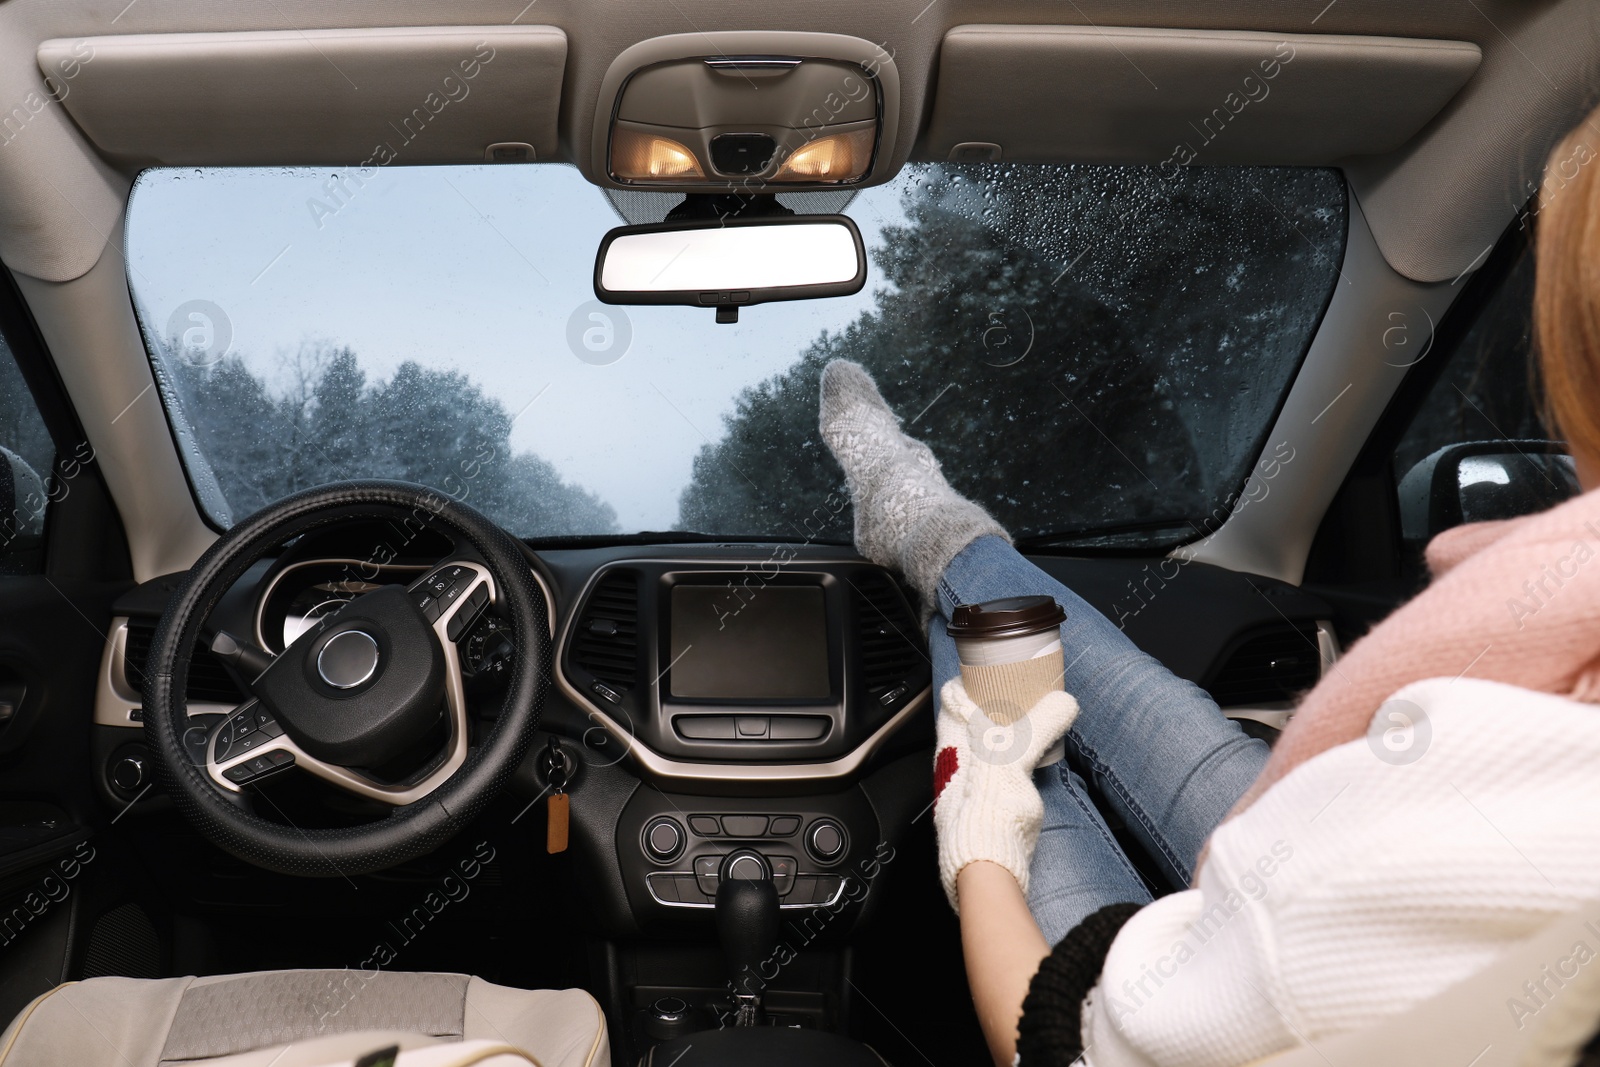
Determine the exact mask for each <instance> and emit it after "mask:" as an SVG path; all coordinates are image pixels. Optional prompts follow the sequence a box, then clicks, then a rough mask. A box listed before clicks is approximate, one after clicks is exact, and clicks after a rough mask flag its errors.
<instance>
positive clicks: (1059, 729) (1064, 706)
mask: <svg viewBox="0 0 1600 1067" xmlns="http://www.w3.org/2000/svg"><path fill="white" fill-rule="evenodd" d="M1077 715H1078V702H1077V701H1076V700H1074V699H1073V698H1072V696H1071V695H1070V694H1067V693H1062V692H1056V693H1050V694H1048V695H1046V696H1045V697H1044V698H1043V699H1041V700H1040V701H1039V703H1037V704H1035V705H1034V706H1033V707H1032V708H1031V709H1030V710H1029V711H1028V712H1027V714H1025V715H1023V716H1021V717H1020V718H1018V719H1017V720H1016V721H1015V722H1013V723H1010V724H1007V725H1001V724H1000V723H997V722H995V721H994V720H993V719H991V718H989V716H987V715H985V714H984V712H983V709H981V708H979V707H978V705H977V704H975V703H974V702H973V701H972V699H971V698H970V697H968V696H967V690H966V687H965V686H963V685H962V684H961V679H959V678H953V679H951V680H950V681H949V682H947V683H946V684H945V687H944V689H943V690H942V691H941V692H940V694H939V720H938V727H937V730H938V754H937V755H936V756H935V757H934V762H933V825H934V828H935V830H937V832H938V835H939V877H940V881H941V882H942V883H943V884H944V891H945V894H946V895H947V896H948V897H949V898H950V906H951V907H952V908H955V909H956V911H957V913H958V914H959V913H960V912H961V911H962V910H963V909H962V908H961V907H960V905H959V903H958V899H959V898H958V893H957V885H956V878H957V875H959V874H960V873H961V870H962V869H963V868H964V867H966V866H967V865H968V864H969V863H973V862H974V861H977V860H988V861H989V862H990V863H993V864H996V865H998V866H999V867H1002V868H1004V869H1005V870H1007V871H1009V872H1011V877H1012V878H1013V879H1015V881H1016V885H1017V887H1018V888H1019V889H1020V890H1021V891H1022V893H1023V895H1024V897H1026V894H1027V890H1028V865H1029V863H1030V862H1032V860H1033V849H1034V846H1035V845H1036V844H1038V841H1039V827H1040V826H1041V824H1042V823H1043V822H1044V802H1043V801H1042V800H1041V799H1040V798H1039V790H1038V789H1037V788H1035V786H1034V784H1033V771H1034V768H1035V767H1037V766H1038V764H1039V758H1040V757H1041V756H1042V755H1043V754H1044V753H1045V752H1047V751H1049V750H1050V748H1051V747H1052V746H1054V745H1055V743H1056V742H1057V741H1059V740H1061V738H1062V736H1063V735H1065V734H1066V732H1067V730H1068V728H1069V727H1071V726H1072V721H1073V720H1074V719H1075V718H1077Z"/></svg>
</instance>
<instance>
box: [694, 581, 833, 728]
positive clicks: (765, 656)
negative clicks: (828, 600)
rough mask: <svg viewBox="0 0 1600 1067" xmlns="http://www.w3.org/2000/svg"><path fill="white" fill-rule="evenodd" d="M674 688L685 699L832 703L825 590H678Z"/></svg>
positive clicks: (714, 587) (771, 587)
mask: <svg viewBox="0 0 1600 1067" xmlns="http://www.w3.org/2000/svg"><path fill="white" fill-rule="evenodd" d="M671 627H672V638H671V659H670V660H669V661H668V662H669V663H670V664H671V667H670V669H669V670H668V677H669V682H668V685H669V691H670V692H671V694H672V696H674V697H677V698H679V699H684V700H750V701H762V700H827V699H829V698H830V697H831V696H832V690H831V686H830V685H829V682H828V626H827V614H826V612H825V611H824V609H823V600H822V587H821V586H805V585H768V586H764V587H762V588H760V589H754V590H749V591H747V592H744V593H743V599H741V598H740V597H739V596H735V595H732V594H730V593H729V592H728V590H727V588H726V587H725V586H720V585H674V586H673V587H672V616H671Z"/></svg>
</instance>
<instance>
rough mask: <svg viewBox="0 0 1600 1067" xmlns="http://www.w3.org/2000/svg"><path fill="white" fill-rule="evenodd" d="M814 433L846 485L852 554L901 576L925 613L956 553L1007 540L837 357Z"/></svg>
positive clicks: (853, 367) (866, 382) (864, 378)
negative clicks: (987, 540)
mask: <svg viewBox="0 0 1600 1067" xmlns="http://www.w3.org/2000/svg"><path fill="white" fill-rule="evenodd" d="M820 429H821V431H822V439H823V441H825V442H826V443H827V445H828V449H829V450H830V451H831V452H832V453H833V456H834V458H835V459H837V460H838V461H839V465H840V466H841V467H843V468H844V474H845V480H846V481H847V482H848V484H849V486H850V498H851V502H852V504H853V505H854V507H855V516H856V531H855V533H856V549H857V550H858V551H859V552H860V553H861V554H862V555H863V556H866V557H867V558H868V559H870V560H872V561H873V562H874V563H878V564H881V565H883V566H885V567H893V568H897V569H898V570H899V571H900V572H901V573H902V574H904V575H905V577H906V581H908V582H909V583H910V584H911V587H912V588H913V589H915V590H916V591H917V594H918V595H919V596H921V597H922V603H923V610H924V612H925V613H927V614H932V612H933V611H934V609H935V608H936V607H937V605H938V602H939V601H938V583H939V576H940V575H942V574H943V573H944V570H945V568H946V567H948V566H949V565H950V561H951V560H952V559H954V558H955V557H956V554H957V553H958V552H960V551H961V550H962V549H963V548H966V547H967V546H968V545H970V544H971V543H972V542H973V541H975V540H977V539H978V538H980V537H983V536H985V535H988V534H993V535H995V536H997V537H1003V538H1005V539H1006V540H1008V541H1009V540H1010V539H1011V538H1010V536H1009V535H1008V534H1007V533H1006V531H1005V529H1004V528H1003V527H1002V526H1001V525H1000V524H999V523H998V522H995V521H994V519H993V518H992V517H991V516H990V515H989V513H988V512H987V511H985V510H983V508H981V507H979V506H978V505H977V504H975V503H973V502H972V501H970V500H968V499H967V498H966V497H964V496H962V495H961V494H960V493H958V492H956V491H955V490H954V489H952V488H951V487H950V483H949V482H947V481H945V480H944V475H943V474H942V473H941V472H940V470H939V461H938V460H937V459H935V458H934V456H933V453H932V452H931V451H929V450H928V446H927V445H925V444H923V443H922V442H921V441H917V440H915V439H913V438H911V437H907V436H906V435H905V434H904V433H903V432H902V431H901V429H900V420H899V419H898V418H896V417H895V413H894V412H893V411H892V410H890V408H889V405H888V404H886V403H884V400H883V396H882V394H880V393H879V392H878V387H877V385H876V384H874V382H873V381H872V378H871V376H870V375H868V374H867V372H866V371H865V370H863V369H862V368H861V365H860V364H858V363H852V362H850V361H848V360H842V359H836V360H834V361H833V362H832V363H829V364H828V365H827V366H826V367H825V368H823V371H822V416H821V420H820Z"/></svg>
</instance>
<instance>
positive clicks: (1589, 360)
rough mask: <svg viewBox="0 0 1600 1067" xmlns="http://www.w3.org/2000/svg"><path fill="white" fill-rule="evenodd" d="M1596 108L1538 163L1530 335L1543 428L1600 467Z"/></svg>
mask: <svg viewBox="0 0 1600 1067" xmlns="http://www.w3.org/2000/svg"><path fill="white" fill-rule="evenodd" d="M1597 160H1600V110H1597V111H1596V112H1594V113H1593V114H1591V115H1590V116H1589V117H1588V118H1586V119H1584V121H1583V122H1581V123H1579V124H1578V126H1577V127H1576V128H1575V129H1573V131H1572V132H1571V133H1569V134H1567V135H1566V136H1565V137H1564V138H1562V139H1561V143H1560V144H1558V145H1556V147H1555V150H1554V151H1552V152H1551V153H1550V158H1549V161H1548V162H1547V163H1546V164H1545V171H1544V181H1543V183H1542V184H1541V186H1540V188H1539V198H1538V202H1537V203H1536V205H1535V208H1536V213H1537V216H1538V227H1539V232H1538V242H1537V260H1536V273H1535V276H1534V288H1533V333H1534V341H1535V344H1536V345H1537V348H1538V353H1539V375H1540V378H1541V379H1542V380H1543V384H1544V413H1545V423H1546V424H1547V425H1548V426H1549V427H1550V429H1551V430H1552V432H1554V433H1557V434H1559V435H1561V436H1562V437H1564V438H1565V440H1566V442H1567V447H1568V448H1569V449H1570V450H1571V451H1572V453H1573V454H1574V455H1576V456H1579V457H1580V459H1583V460H1587V461H1588V463H1589V465H1590V467H1591V468H1600V164H1597Z"/></svg>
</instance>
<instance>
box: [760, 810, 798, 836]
mask: <svg viewBox="0 0 1600 1067" xmlns="http://www.w3.org/2000/svg"><path fill="white" fill-rule="evenodd" d="M798 829H800V817H799V816H798V815H774V816H773V817H772V825H771V826H769V827H767V833H769V834H771V835H772V836H773V837H788V836H789V835H790V834H792V833H794V832H795V831H796V830H798Z"/></svg>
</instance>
